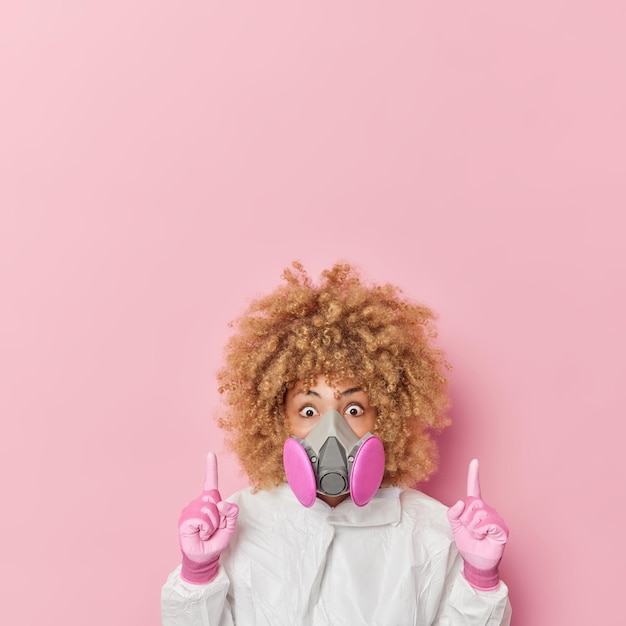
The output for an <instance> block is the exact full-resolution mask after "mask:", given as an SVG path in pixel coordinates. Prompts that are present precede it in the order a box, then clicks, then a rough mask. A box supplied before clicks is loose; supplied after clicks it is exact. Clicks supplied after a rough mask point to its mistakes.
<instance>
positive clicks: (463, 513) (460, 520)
mask: <svg viewBox="0 0 626 626" xmlns="http://www.w3.org/2000/svg"><path fill="white" fill-rule="evenodd" d="M448 520H449V521H450V527H451V528H452V534H453V535H454V541H455V543H456V546H457V548H458V550H459V552H460V553H461V556H462V557H463V561H464V562H465V567H464V570H463V574H464V576H465V578H466V579H467V580H468V582H469V583H470V584H471V585H472V586H473V587H475V588H476V589H481V590H491V589H496V588H497V587H498V584H499V580H500V578H499V575H498V564H499V563H500V560H501V559H502V554H503V552H504V546H505V544H506V541H507V538H508V536H509V529H508V528H507V526H506V524H505V523H504V520H503V519H502V518H501V517H500V516H499V515H498V512H497V511H496V510H495V509H494V508H493V507H490V506H489V505H488V504H485V503H484V501H483V499H482V497H481V495H480V481H479V477H478V461H477V460H476V459H474V460H472V461H471V462H470V465H469V471H468V474H467V497H466V498H465V499H463V500H459V501H458V502H457V503H456V504H455V505H454V506H452V507H450V508H449V509H448Z"/></svg>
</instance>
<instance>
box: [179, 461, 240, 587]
mask: <svg viewBox="0 0 626 626" xmlns="http://www.w3.org/2000/svg"><path fill="white" fill-rule="evenodd" d="M237 515H239V507H238V506H237V505H236V504H232V503H231V502H224V501H223V500H222V496H220V492H219V491H218V489H217V458H216V456H215V454H213V452H209V453H208V454H207V458H206V478H205V481H204V491H203V492H202V495H201V496H200V497H199V498H196V499H195V500H192V501H191V502H190V503H189V504H188V505H187V506H186V507H185V508H184V509H183V510H182V513H181V514H180V519H179V520H178V537H179V542H180V550H181V552H182V553H183V567H182V570H181V573H180V575H181V577H182V578H183V580H186V581H187V582H189V583H195V584H198V585H200V584H203V583H208V582H211V581H212V580H213V579H214V578H215V577H216V576H217V570H218V564H219V558H220V554H221V553H222V551H223V550H224V548H225V547H226V546H227V545H228V542H229V541H230V538H231V537H232V534H233V532H234V530H235V526H236V524H237Z"/></svg>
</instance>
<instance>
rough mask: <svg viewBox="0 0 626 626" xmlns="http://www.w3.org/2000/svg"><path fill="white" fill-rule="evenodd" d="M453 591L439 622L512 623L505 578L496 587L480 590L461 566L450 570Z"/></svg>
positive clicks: (457, 625)
mask: <svg viewBox="0 0 626 626" xmlns="http://www.w3.org/2000/svg"><path fill="white" fill-rule="evenodd" d="M449 576H450V577H452V580H451V581H450V582H449V586H448V589H449V593H448V594H446V597H445V600H444V603H443V605H442V606H441V607H440V611H439V614H438V616H437V620H436V621H435V624H436V626H510V623H511V605H510V604H509V590H508V588H507V586H506V585H505V584H504V582H502V581H500V586H499V587H498V588H497V589H494V590H493V591H479V590H478V589H474V588H473V587H472V586H471V585H470V584H469V583H468V582H467V580H465V577H464V576H463V574H462V572H461V571H460V570H459V569H456V570H452V571H451V572H449Z"/></svg>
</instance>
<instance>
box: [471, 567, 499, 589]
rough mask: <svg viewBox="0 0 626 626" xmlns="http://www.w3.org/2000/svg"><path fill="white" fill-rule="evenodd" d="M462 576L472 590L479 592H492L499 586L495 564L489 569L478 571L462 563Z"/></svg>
mask: <svg viewBox="0 0 626 626" xmlns="http://www.w3.org/2000/svg"><path fill="white" fill-rule="evenodd" d="M463 576H465V580H467V582H468V583H469V584H470V585H472V587H474V589H478V590H479V591H493V590H494V589H497V588H498V585H499V584H500V574H499V573H498V565H497V564H496V565H495V566H494V567H491V568H489V569H478V568H477V567H474V566H473V565H470V564H469V563H468V562H467V561H463Z"/></svg>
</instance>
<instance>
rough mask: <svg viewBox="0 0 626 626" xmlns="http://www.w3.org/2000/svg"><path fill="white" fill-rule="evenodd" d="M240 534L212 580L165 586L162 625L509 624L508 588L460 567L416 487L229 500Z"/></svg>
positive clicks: (439, 509)
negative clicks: (362, 497)
mask: <svg viewBox="0 0 626 626" xmlns="http://www.w3.org/2000/svg"><path fill="white" fill-rule="evenodd" d="M229 500H230V501H232V502H236V503H237V504H238V505H239V519H238V521H237V529H236V530H235V533H234V535H233V537H232V540H231V542H230V545H229V546H228V548H227V549H226V551H225V552H223V553H222V556H221V558H220V571H219V574H218V576H217V578H216V579H215V580H213V581H212V582H211V583H208V584H206V585H192V584H189V583H186V582H185V581H183V580H182V579H181V578H180V574H179V572H180V567H179V568H178V569H177V570H175V571H174V572H173V573H172V574H171V575H170V576H169V578H168V580H167V582H166V584H165V585H164V587H163V590H162V596H161V608H162V619H163V626H209V625H211V626H231V625H233V624H236V625H237V626H261V625H262V626H301V625H302V626H304V625H306V626H322V625H324V626H326V625H332V626H343V625H346V626H348V625H349V626H361V625H362V626H366V625H367V626H409V625H410V626H418V625H419V626H431V625H432V626H435V625H437V626H444V625H446V626H451V625H454V626H479V625H480V626H487V625H489V626H501V625H502V626H505V625H508V624H509V623H510V618H511V609H510V605H509V603H508V590H507V587H506V585H505V584H504V583H503V582H500V587H499V588H498V589H497V590H495V591H477V590H475V589H473V588H472V587H471V586H470V585H469V584H468V583H467V581H466V580H465V578H464V577H463V575H462V573H461V569H462V559H461V557H460V555H459V554H458V552H457V550H456V546H455V544H454V541H453V539H452V533H451V531H450V526H449V524H448V520H447V516H446V507H445V506H443V505H442V504H441V503H439V502H437V501H436V500H433V499H432V498H430V497H428V496H426V495H425V494H423V493H421V492H419V491H415V490H413V489H399V488H396V487H390V488H383V489H379V491H378V492H377V494H376V495H375V496H374V499H373V500H372V501H371V502H370V503H369V504H367V505H366V506H364V507H362V508H359V507H357V506H356V505H355V504H354V503H353V502H352V501H351V500H350V499H347V500H345V501H344V502H342V503H341V504H339V506H337V507H335V508H331V507H330V506H328V505H327V504H326V503H324V502H322V501H321V500H319V499H317V500H316V502H315V504H314V505H313V506H312V507H311V508H310V509H306V508H304V507H303V506H302V505H301V504H300V503H299V502H298V501H297V500H296V498H295V496H294V495H293V493H292V491H291V489H290V487H289V486H288V485H287V484H286V483H285V484H283V485H281V486H280V487H278V488H277V489H275V490H272V491H259V492H258V493H256V494H252V493H251V491H250V489H244V490H242V491H240V492H238V493H236V494H235V495H234V496H232V497H231V498H229Z"/></svg>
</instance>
